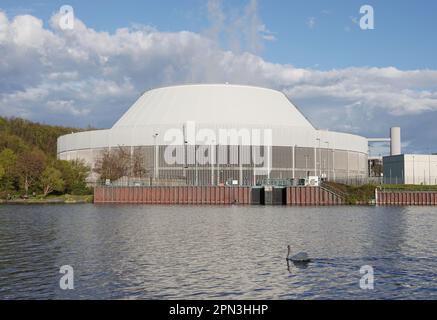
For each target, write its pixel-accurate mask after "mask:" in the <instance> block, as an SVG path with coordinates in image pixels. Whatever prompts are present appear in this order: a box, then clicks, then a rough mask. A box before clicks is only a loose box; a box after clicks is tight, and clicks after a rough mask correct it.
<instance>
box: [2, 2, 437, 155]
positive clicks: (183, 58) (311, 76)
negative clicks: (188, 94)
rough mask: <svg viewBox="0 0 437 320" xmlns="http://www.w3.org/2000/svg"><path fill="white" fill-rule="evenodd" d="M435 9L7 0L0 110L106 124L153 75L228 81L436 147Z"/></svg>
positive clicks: (161, 79)
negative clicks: (366, 20) (369, 12)
mask: <svg viewBox="0 0 437 320" xmlns="http://www.w3.org/2000/svg"><path fill="white" fill-rule="evenodd" d="M65 4H68V5H70V6H71V7H72V8H73V9H74V16H75V20H74V28H73V29H72V30H70V29H68V30H63V29H62V28H61V27H60V23H59V22H60V19H62V15H61V14H60V12H59V11H60V8H61V6H63V5H65ZM363 5H371V6H372V7H373V9H374V21H375V24H374V29H373V30H362V29H361V28H360V19H361V17H362V16H363V14H361V13H360V8H361V6H363ZM436 14H437V1H429V0H416V1H413V0H410V1H407V0H379V1H370V0H366V1H364V0H363V1H356V0H342V1H340V0H338V1H335V0H334V1H326V0H306V1H293V0H180V1H176V0H160V1H155V0H148V1H147V0H143V1H140V0H124V1H103V0H101V1H99V0H96V1H69V2H65V1H42V0H40V1H38V0H37V1H16V0H14V1H11V0H2V1H1V2H0V115H2V116H8V117H23V118H27V119H30V120H34V121H39V122H43V123H48V124H58V125H68V126H76V127H86V126H92V127H97V128H108V127H111V126H112V125H113V124H114V123H115V121H116V120H117V119H118V118H119V117H120V116H121V115H122V114H123V113H124V112H125V111H126V110H127V109H128V108H129V107H130V106H131V105H132V103H133V102H135V100H136V99H137V98H138V97H139V96H140V95H141V94H142V93H143V92H144V91H145V90H148V89H150V88H154V87H159V86H165V85H175V84H184V83H225V82H229V83H236V84H249V85H258V86H264V87H269V88H273V89H277V90H280V91H282V92H284V93H285V94H286V95H287V96H288V97H289V98H290V100H291V101H293V103H295V104H296V105H297V106H298V107H299V109H301V110H302V111H303V113H304V114H305V115H306V116H307V117H308V118H309V119H310V120H311V122H312V123H313V124H314V125H315V126H316V127H318V128H320V129H329V130H337V131H344V132H350V133H355V134H360V135H363V136H366V137H387V136H388V132H389V128H390V126H401V127H402V136H403V148H404V151H405V152H411V153H412V152H423V153H429V152H437V139H436V136H437V125H436V122H437V59H436V58H435V57H437V32H436V31H437V19H435V16H436ZM387 152H388V149H387V147H386V146H384V145H380V146H374V148H372V153H373V155H377V154H379V153H381V154H385V153H387Z"/></svg>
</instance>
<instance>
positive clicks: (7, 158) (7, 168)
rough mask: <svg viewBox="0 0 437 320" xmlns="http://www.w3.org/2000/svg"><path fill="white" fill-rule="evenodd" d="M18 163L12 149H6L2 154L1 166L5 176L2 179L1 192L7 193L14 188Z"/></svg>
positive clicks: (0, 179) (0, 155) (0, 157)
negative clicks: (15, 170)
mask: <svg viewBox="0 0 437 320" xmlns="http://www.w3.org/2000/svg"><path fill="white" fill-rule="evenodd" d="M16 161H17V156H16V155H15V153H14V151H12V150H11V149H9V148H6V149H3V151H2V152H0V166H1V167H2V168H3V175H2V177H0V188H1V190H4V191H6V190H11V189H13V188H14V181H15V174H14V169H15V164H16Z"/></svg>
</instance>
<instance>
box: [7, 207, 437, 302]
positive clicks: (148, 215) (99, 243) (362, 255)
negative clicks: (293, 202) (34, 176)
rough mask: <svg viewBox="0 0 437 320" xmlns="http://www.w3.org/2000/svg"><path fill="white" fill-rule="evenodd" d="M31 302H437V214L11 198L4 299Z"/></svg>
mask: <svg viewBox="0 0 437 320" xmlns="http://www.w3.org/2000/svg"><path fill="white" fill-rule="evenodd" d="M287 245H291V246H292V251H293V253H297V252H299V251H306V252H308V254H309V255H310V256H311V257H312V258H313V261H312V263H310V264H308V265H294V264H292V263H291V264H289V265H288V266H287V261H286V260H285V257H286V255H287ZM63 265H70V266H71V267H72V268H73V270H74V289H73V290H61V289H60V287H59V281H60V279H61V277H62V276H63V275H62V274H61V273H60V272H59V270H60V267H61V266H63ZM362 266H371V267H372V268H373V271H374V275H373V278H374V289H373V290H363V289H361V288H360V279H361V277H363V274H361V273H360V268H361V267H362ZM24 298H25V299H437V209H436V208H434V207H358V206H355V207H348V206H344V207H244V206H241V207H240V206H229V207H211V206H208V207H203V206H114V205H90V204H86V205H35V206H34V205H28V206H8V205H2V206H0V299H24Z"/></svg>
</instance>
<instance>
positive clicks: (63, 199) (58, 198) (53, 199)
mask: <svg viewBox="0 0 437 320" xmlns="http://www.w3.org/2000/svg"><path fill="white" fill-rule="evenodd" d="M93 198H94V197H93V195H80V196H79V195H70V194H64V195H49V196H47V197H43V196H42V195H37V196H35V197H29V199H21V198H14V199H13V200H10V201H5V200H1V201H0V203H22V204H32V203H41V204H43V203H92V202H93Z"/></svg>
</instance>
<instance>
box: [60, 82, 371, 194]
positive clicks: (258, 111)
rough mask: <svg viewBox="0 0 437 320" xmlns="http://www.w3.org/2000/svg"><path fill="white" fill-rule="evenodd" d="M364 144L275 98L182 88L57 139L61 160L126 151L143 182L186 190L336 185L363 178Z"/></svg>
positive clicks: (245, 90) (232, 89) (154, 93)
mask: <svg viewBox="0 0 437 320" xmlns="http://www.w3.org/2000/svg"><path fill="white" fill-rule="evenodd" d="M222 131H226V132H227V133H226V134H227V137H228V138H229V139H227V140H226V139H225V140H223V134H222ZM178 132H179V133H181V135H182V138H178V137H177V134H178ZM199 136H200V138H199ZM206 136H207V137H209V140H208V139H206V138H204V137H206ZM211 136H212V137H215V138H212V139H211V138H210V137H211ZM235 136H237V138H235ZM202 137H203V138H202ZM225 137H226V135H225ZM368 142H369V141H368V139H366V138H365V137H362V136H358V135H353V134H348V133H339V132H333V131H326V130H318V129H316V128H315V127H314V126H313V125H312V124H311V123H310V121H309V120H308V119H307V118H305V116H304V115H303V114H302V113H301V112H300V111H299V109H298V108H297V107H296V106H295V105H294V104H293V103H292V102H291V101H290V100H289V99H288V98H287V97H286V96H285V95H284V94H283V93H281V92H279V91H275V90H271V89H265V88H259V87H252V86H243V85H230V84H202V85H182V86H173V87H165V88H159V89H153V90H150V91H147V92H145V93H144V94H143V95H142V96H141V97H140V98H139V99H138V100H137V101H136V102H135V103H134V104H133V105H132V107H131V108H130V109H129V110H128V111H127V112H126V113H125V114H124V115H123V116H122V117H121V118H120V119H119V120H118V121H117V122H116V123H115V125H114V126H113V127H112V128H111V129H108V130H98V131H88V132H80V133H74V134H69V135H65V136H62V137H60V138H59V139H58V158H59V159H63V160H73V159H83V160H85V161H86V162H87V163H88V164H89V165H90V166H91V167H93V166H94V165H95V163H96V161H97V159H99V157H100V156H101V155H102V151H104V150H109V149H112V148H123V149H124V150H127V151H128V152H130V153H131V154H134V153H135V152H140V153H141V154H143V155H144V163H143V165H144V167H145V168H146V169H147V170H146V172H147V174H146V175H147V176H146V177H145V178H149V179H155V180H158V181H159V180H160V179H162V180H164V179H165V180H169V179H177V180H180V181H184V183H186V184H187V185H205V186H207V185H220V184H223V183H226V182H227V181H232V182H233V184H238V185H254V184H256V183H257V182H258V181H260V180H263V179H290V178H295V179H298V178H305V177H308V176H319V177H323V178H326V179H330V180H339V181H341V180H342V179H352V178H357V179H365V178H367V176H368V163H367V156H368ZM258 149H259V150H258ZM255 154H257V155H258V156H257V157H256V156H255ZM169 159H170V161H169ZM259 159H262V160H263V161H261V162H260V161H258V160H259ZM92 179H94V180H96V179H98V177H96V176H95V175H94V176H93V177H92Z"/></svg>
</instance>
